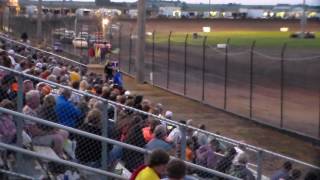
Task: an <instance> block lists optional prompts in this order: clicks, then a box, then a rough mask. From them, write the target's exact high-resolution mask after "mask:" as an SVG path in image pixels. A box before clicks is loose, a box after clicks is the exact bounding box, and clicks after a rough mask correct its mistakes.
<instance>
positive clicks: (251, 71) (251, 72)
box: [249, 41, 256, 120]
mask: <svg viewBox="0 0 320 180" xmlns="http://www.w3.org/2000/svg"><path fill="white" fill-rule="evenodd" d="M255 46H256V41H253V42H252V45H251V50H250V104H249V106H250V107H249V111H250V119H251V120H252V112H253V109H252V108H253V107H252V105H253V54H254V53H253V50H254V48H255Z"/></svg>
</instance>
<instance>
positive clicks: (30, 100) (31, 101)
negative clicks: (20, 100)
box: [26, 90, 40, 109]
mask: <svg viewBox="0 0 320 180" xmlns="http://www.w3.org/2000/svg"><path fill="white" fill-rule="evenodd" d="M26 104H27V105H28V106H29V107H30V108H31V109H36V108H38V107H39V105H40V93H39V91H37V90H31V91H29V92H27V93H26Z"/></svg>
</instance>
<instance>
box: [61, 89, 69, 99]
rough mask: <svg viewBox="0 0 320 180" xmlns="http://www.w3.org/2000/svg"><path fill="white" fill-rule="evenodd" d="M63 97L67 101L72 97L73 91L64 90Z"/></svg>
mask: <svg viewBox="0 0 320 180" xmlns="http://www.w3.org/2000/svg"><path fill="white" fill-rule="evenodd" d="M61 96H63V97H64V98H66V99H69V98H70V97H71V91H70V90H69V89H66V88H63V89H62V92H61Z"/></svg>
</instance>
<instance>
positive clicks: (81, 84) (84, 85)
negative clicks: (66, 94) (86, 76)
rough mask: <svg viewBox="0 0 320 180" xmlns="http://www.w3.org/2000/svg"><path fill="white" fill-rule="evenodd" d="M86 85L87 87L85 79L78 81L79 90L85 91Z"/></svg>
mask: <svg viewBox="0 0 320 180" xmlns="http://www.w3.org/2000/svg"><path fill="white" fill-rule="evenodd" d="M88 87H89V84H88V82H87V81H86V80H82V81H81V82H80V85H79V88H80V90H81V91H86V90H87V89H88Z"/></svg>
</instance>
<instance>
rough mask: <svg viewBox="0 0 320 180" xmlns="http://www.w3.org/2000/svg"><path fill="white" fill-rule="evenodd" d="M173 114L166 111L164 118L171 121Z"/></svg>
mask: <svg viewBox="0 0 320 180" xmlns="http://www.w3.org/2000/svg"><path fill="white" fill-rule="evenodd" d="M172 116H173V113H172V112H171V111H166V114H165V118H167V119H172Z"/></svg>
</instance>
